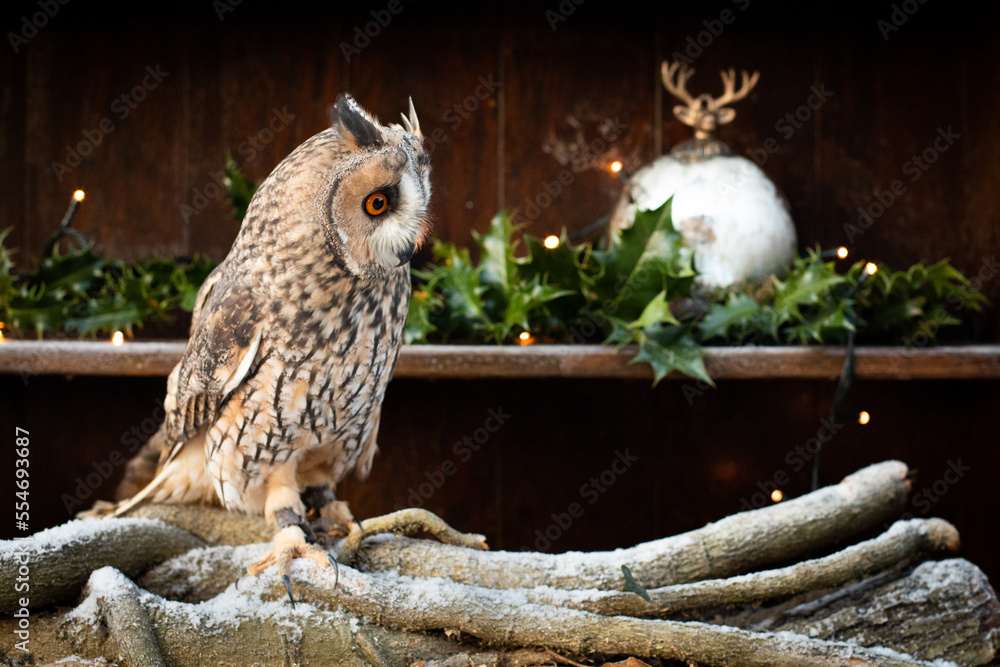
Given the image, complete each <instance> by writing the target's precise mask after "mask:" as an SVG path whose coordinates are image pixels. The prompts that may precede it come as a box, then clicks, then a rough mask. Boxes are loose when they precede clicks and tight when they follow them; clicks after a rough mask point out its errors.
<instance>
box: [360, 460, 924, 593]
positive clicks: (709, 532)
mask: <svg viewBox="0 0 1000 667" xmlns="http://www.w3.org/2000/svg"><path fill="white" fill-rule="evenodd" d="M907 472H908V471H907V467H906V465H905V464H903V463H901V462H899V461H886V462H883V463H878V464H875V465H872V466H868V467H867V468H864V469H862V470H860V471H858V472H856V473H854V474H853V475H849V476H848V477H846V478H845V479H844V480H843V481H842V482H841V483H840V484H836V485H833V486H829V487H825V488H822V489H819V490H817V491H813V492H812V493H809V494H806V495H804V496H801V497H799V498H796V499H793V500H789V501H787V502H782V503H779V504H777V505H772V506H770V507H766V508H763V509H758V510H753V511H749V512H742V513H740V514H735V515H732V516H729V517H726V518H725V519H722V520H721V521H717V522H715V523H711V524H708V525H707V526H705V527H704V528H699V529H698V530H694V531H691V532H689V533H683V534H681V535H676V536H674V537H667V538H664V539H660V540H655V541H652V542H646V543H644V544H640V545H638V546H635V547H632V548H630V549H617V550H615V551H605V552H592V553H575V552H570V553H565V554H556V555H553V554H539V553H529V552H505V551H469V550H467V549H460V548H458V547H452V546H447V545H441V544H436V543H433V542H427V541H423V540H409V539H406V538H399V539H396V540H379V541H375V542H372V541H369V542H366V543H365V544H363V545H362V546H361V549H360V550H359V552H358V561H357V564H358V566H359V567H361V568H362V569H366V570H371V571H387V570H392V571H396V572H399V573H401V574H408V575H411V576H415V577H449V578H451V579H454V580H455V581H459V582H463V583H468V584H477V585H480V586H486V587H489V588H519V587H532V586H551V587H553V588H564V589H580V588H598V589H605V590H608V589H611V590H614V589H617V588H619V586H620V584H621V566H622V565H623V564H624V565H627V566H628V567H629V569H630V570H631V571H632V573H633V575H634V576H635V579H636V581H637V582H638V583H640V584H642V585H643V586H644V587H645V588H647V589H650V588H660V587H663V586H670V585H673V584H681V583H688V582H692V581H700V580H702V579H719V578H723V577H728V576H731V575H734V574H739V573H741V572H748V571H752V570H754V569H757V568H760V567H762V566H766V565H768V564H770V563H778V562H786V561H789V560H794V559H795V558H798V557H801V556H802V555H803V554H805V553H807V552H811V551H815V550H817V549H823V548H828V547H830V546H831V545H833V544H835V543H837V542H839V541H842V540H844V539H847V538H849V537H851V536H853V535H857V534H858V533H860V532H863V531H865V530H868V529H870V528H872V527H874V526H878V525H880V524H882V523H886V522H888V521H891V520H892V519H893V518H894V517H895V516H896V515H897V514H898V513H899V512H900V511H901V510H902V509H903V505H904V504H905V502H906V495H907V493H908V491H909V482H908V481H907V479H906V477H907Z"/></svg>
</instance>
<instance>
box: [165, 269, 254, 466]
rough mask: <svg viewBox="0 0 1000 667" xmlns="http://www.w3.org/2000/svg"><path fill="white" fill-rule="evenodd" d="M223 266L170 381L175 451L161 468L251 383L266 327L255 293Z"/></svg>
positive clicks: (200, 303)
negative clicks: (249, 377)
mask: <svg viewBox="0 0 1000 667" xmlns="http://www.w3.org/2000/svg"><path fill="white" fill-rule="evenodd" d="M219 268H222V267H221V266H220V267H219ZM219 268H217V269H216V270H215V271H213V272H212V274H211V275H210V276H209V278H208V279H207V280H206V281H205V284H204V285H203V287H202V290H201V291H199V293H198V299H197V302H196V304H195V310H194V311H193V314H192V324H191V340H190V342H189V343H188V346H187V349H186V350H185V351H184V356H183V357H182V358H181V362H180V363H179V364H178V365H177V368H175V369H174V372H173V373H171V377H170V379H169V381H168V387H167V402H166V404H165V407H166V408H167V410H166V411H167V419H166V427H167V438H168V440H167V442H168V443H169V444H170V449H169V450H168V451H169V454H168V455H166V456H165V458H164V459H163V460H162V461H161V463H160V467H161V468H162V467H163V466H164V465H166V464H167V463H169V462H170V461H171V460H172V459H173V458H174V456H176V454H177V452H179V451H180V448H181V447H182V446H183V445H184V443H185V442H186V441H187V440H189V439H190V438H192V437H194V436H195V435H197V434H198V432H199V431H201V430H202V429H203V428H205V427H206V426H207V425H208V424H209V423H210V422H211V421H212V420H214V418H215V416H216V415H217V414H218V411H219V409H220V408H221V407H222V404H223V402H225V400H226V399H227V398H228V397H229V395H230V394H232V393H233V391H234V390H235V389H236V388H237V387H239V386H240V384H241V383H242V382H243V381H244V380H245V379H246V377H247V373H248V372H249V371H250V368H251V366H252V365H253V362H254V359H255V358H257V356H258V353H259V351H260V343H261V339H262V338H263V332H264V327H263V323H262V322H261V320H260V317H259V312H260V308H259V307H258V305H257V302H256V300H255V298H254V294H253V292H252V290H251V289H250V288H248V287H246V286H245V285H242V284H241V282H240V281H239V280H237V279H233V278H232V277H231V276H230V275H228V274H227V273H226V272H225V271H219ZM171 399H172V400H171Z"/></svg>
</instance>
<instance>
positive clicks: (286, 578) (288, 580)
mask: <svg viewBox="0 0 1000 667" xmlns="http://www.w3.org/2000/svg"><path fill="white" fill-rule="evenodd" d="M281 578H282V580H283V581H284V582H285V590H287V591H288V601H289V602H291V603H292V609H294V608H295V598H294V597H292V578H291V577H289V576H288V575H287V574H283V575H281Z"/></svg>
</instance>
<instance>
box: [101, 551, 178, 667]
mask: <svg viewBox="0 0 1000 667" xmlns="http://www.w3.org/2000/svg"><path fill="white" fill-rule="evenodd" d="M88 588H89V589H90V591H89V592H90V594H91V595H93V596H95V597H96V599H97V606H98V608H99V609H100V610H101V613H102V614H103V615H104V620H105V622H106V623H107V625H108V629H109V630H110V632H111V637H112V638H113V639H114V640H115V643H116V644H117V646H118V650H119V651H120V652H121V654H122V656H123V657H124V658H125V664H127V665H129V666H130V667H131V666H132V665H136V666H139V665H141V666H142V667H166V665H164V664H163V658H162V657H161V656H160V647H159V645H158V644H157V643H156V635H155V634H153V627H152V624H151V623H150V621H149V614H147V613H146V608H145V607H144V606H143V605H142V603H141V602H139V589H138V588H136V585H135V584H133V583H132V581H131V580H130V579H129V578H128V577H126V576H125V575H124V574H122V573H121V572H119V571H118V570H116V569H114V568H112V567H104V568H101V569H100V570H97V571H96V572H94V574H93V575H91V577H90V582H89V583H88Z"/></svg>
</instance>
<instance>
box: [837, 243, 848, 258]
mask: <svg viewBox="0 0 1000 667" xmlns="http://www.w3.org/2000/svg"><path fill="white" fill-rule="evenodd" d="M837 257H839V258H840V259H846V258H847V248H845V247H844V246H840V247H839V248H837Z"/></svg>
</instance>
